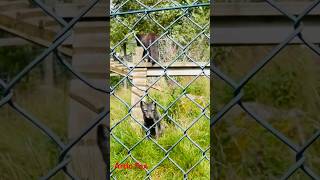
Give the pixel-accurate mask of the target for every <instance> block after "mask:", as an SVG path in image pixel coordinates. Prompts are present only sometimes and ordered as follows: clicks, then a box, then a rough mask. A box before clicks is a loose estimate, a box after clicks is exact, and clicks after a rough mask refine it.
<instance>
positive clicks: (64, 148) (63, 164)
mask: <svg viewBox="0 0 320 180" xmlns="http://www.w3.org/2000/svg"><path fill="white" fill-rule="evenodd" d="M33 1H34V3H35V5H37V6H38V7H39V8H41V9H42V10H43V11H44V12H45V13H46V14H47V15H48V16H51V17H53V19H55V20H56V21H57V22H58V23H59V24H60V25H61V26H62V29H61V30H60V31H59V32H58V33H57V35H56V37H55V38H54V40H53V42H52V44H51V45H50V46H49V47H48V48H47V49H46V50H45V51H44V52H43V53H41V54H40V55H39V56H38V57H36V59H34V60H33V61H32V62H31V63H30V64H28V65H27V66H26V67H25V68H24V69H23V70H22V71H21V72H19V73H18V74H17V75H16V76H14V77H13V79H12V80H11V81H9V82H8V83H6V82H5V81H4V80H2V79H0V92H2V93H1V97H0V108H1V107H2V106H4V105H8V106H10V107H11V108H12V109H13V110H14V111H15V112H16V113H18V114H20V115H21V116H23V117H24V118H25V119H26V120H27V121H29V122H30V123H31V124H33V125H34V126H36V127H37V128H38V129H39V130H40V131H42V132H43V133H44V134H45V135H46V136H48V138H50V139H51V140H52V141H53V142H54V143H55V144H56V145H57V146H58V147H59V149H60V157H59V159H58V163H57V165H56V166H55V167H54V168H53V169H51V170H50V171H49V172H48V173H47V174H46V175H45V176H43V177H41V178H40V179H44V180H47V179H50V178H52V177H53V176H55V175H56V174H57V173H58V172H60V171H63V172H64V173H65V174H66V175H67V176H68V177H69V178H70V179H80V178H78V177H77V176H76V175H75V174H73V172H72V171H71V170H70V169H68V168H67V166H68V164H69V163H70V162H71V158H70V157H69V156H68V153H69V152H70V150H71V149H72V148H73V147H74V146H75V145H76V144H77V143H79V141H80V140H81V139H82V138H83V137H84V136H85V135H87V134H88V133H89V132H90V131H92V130H93V129H94V128H95V126H96V125H98V124H99V123H100V122H101V121H102V120H104V119H105V118H106V117H107V115H108V114H109V111H110V110H109V109H104V110H103V111H102V112H100V113H99V114H98V115H97V116H96V118H94V119H93V120H92V121H90V122H92V123H91V124H90V125H89V126H88V127H87V128H86V129H85V130H83V131H82V132H81V133H80V135H79V136H78V137H77V138H75V139H74V140H73V141H71V142H69V143H68V144H65V143H63V142H62V141H61V139H60V137H59V136H58V135H57V134H56V133H55V132H53V131H52V130H51V129H50V128H49V127H47V126H46V125H45V124H43V123H42V122H41V121H40V120H38V119H37V118H35V117H34V116H32V115H31V114H30V113H29V112H27V111H26V110H24V109H23V108H22V107H20V106H19V105H18V104H16V103H15V101H14V99H13V90H14V88H15V86H16V85H17V84H18V83H19V82H20V80H21V79H22V78H23V77H24V76H26V75H27V74H28V73H29V72H30V71H31V70H33V69H34V68H36V67H37V66H38V65H39V64H40V63H41V62H42V61H44V60H45V58H46V57H47V56H48V55H49V54H50V53H54V54H56V55H57V57H58V60H59V61H60V62H61V63H62V65H63V66H64V67H65V68H66V69H67V70H68V71H69V72H71V73H72V74H74V75H75V76H76V77H77V78H78V79H79V80H80V81H82V82H83V83H84V84H86V85H88V86H89V87H91V88H92V89H95V90H97V91H100V92H104V93H106V94H107V93H109V90H108V89H100V88H98V87H95V86H94V85H92V84H91V83H90V82H89V81H87V80H86V78H84V77H83V76H82V75H81V74H79V73H78V72H77V71H75V70H74V69H73V68H72V67H71V66H70V65H69V64H68V63H67V62H66V61H64V60H63V57H62V56H60V55H59V53H58V50H57V48H58V47H59V46H60V45H61V44H62V43H63V42H64V41H65V40H66V39H67V38H68V37H69V36H70V35H71V31H70V30H71V29H72V27H73V26H74V25H75V24H76V23H77V22H79V20H80V19H81V18H82V17H83V16H84V15H85V14H87V13H88V12H89V11H90V10H91V9H92V8H93V7H94V6H95V5H96V4H97V3H98V2H99V0H91V1H90V2H88V3H87V5H86V7H85V8H83V9H82V10H81V12H80V13H79V14H78V15H77V16H76V17H74V18H73V19H72V20H71V21H70V22H68V23H67V22H66V21H64V20H63V19H62V18H61V17H59V16H57V15H56V14H55V13H54V12H52V11H51V10H50V9H49V8H47V7H46V5H45V4H43V3H42V2H41V1H38V0H33Z"/></svg>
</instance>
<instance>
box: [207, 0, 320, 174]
mask: <svg viewBox="0 0 320 180" xmlns="http://www.w3.org/2000/svg"><path fill="white" fill-rule="evenodd" d="M260 2H265V3H267V4H268V5H270V6H271V7H273V8H274V9H275V10H277V11H278V12H280V13H281V14H282V16H283V17H286V18H288V19H290V20H291V21H292V27H293V31H292V32H291V33H289V34H288V36H287V37H286V38H285V39H284V40H283V41H282V42H281V43H280V44H278V45H277V46H276V47H275V48H273V49H272V51H270V52H269V53H268V54H267V55H266V56H265V57H264V58H263V59H262V60H261V61H260V62H259V63H258V64H257V65H256V66H255V67H254V68H252V69H251V70H250V71H249V72H248V73H247V74H246V75H245V76H244V78H242V79H241V80H240V82H239V83H237V82H236V81H235V80H233V79H232V78H229V77H228V76H227V75H226V74H225V73H223V72H222V71H220V70H219V68H218V67H217V65H215V64H214V63H213V64H212V66H211V73H213V74H215V75H217V76H218V77H219V78H220V79H221V80H223V82H224V83H226V84H227V85H228V86H229V87H231V88H232V89H233V97H232V99H231V100H230V101H229V102H228V103H227V104H226V105H225V106H224V107H223V108H221V109H220V110H218V112H217V114H212V115H211V131H213V129H214V128H215V127H216V125H217V123H218V122H220V121H221V119H222V118H223V117H224V116H225V115H226V113H227V112H229V111H230V110H231V109H232V108H233V107H235V106H237V105H238V106H239V107H240V108H241V109H242V110H243V111H244V112H245V113H246V114H248V115H249V116H250V117H252V118H253V119H254V120H255V121H256V122H257V123H258V124H259V125H260V126H262V127H263V128H264V129H266V130H267V131H268V132H269V133H271V134H272V135H273V136H274V137H276V138H277V139H279V140H280V141H281V142H282V143H283V144H285V145H286V146H287V147H288V148H290V149H291V150H292V151H293V152H294V153H295V156H296V159H295V163H294V164H292V165H291V167H290V168H289V169H288V170H287V171H286V172H283V175H282V177H281V179H289V178H290V177H291V176H292V175H293V174H294V173H295V172H296V171H298V170H299V169H300V170H302V171H303V172H304V173H305V174H306V175H307V176H308V177H310V178H311V179H320V177H319V175H318V174H316V173H315V172H314V171H313V170H312V169H311V168H309V167H308V165H307V164H306V158H305V152H306V151H307V150H308V148H309V147H310V146H311V145H312V144H313V143H314V142H315V141H316V140H317V139H319V136H320V130H319V129H318V130H317V131H316V132H315V133H314V134H313V135H312V136H311V137H310V138H309V139H308V140H307V141H306V142H305V143H304V144H303V145H301V146H299V145H297V144H295V143H294V142H292V140H290V139H289V138H288V137H286V136H285V135H284V134H283V133H281V132H280V131H278V130H277V129H276V128H274V127H273V126H272V125H271V124H270V123H269V122H268V121H266V120H265V119H264V118H263V117H261V116H259V115H257V114H256V113H255V112H253V111H252V110H250V108H249V107H247V106H246V104H245V103H243V99H242V98H243V96H244V94H245V92H244V86H245V85H247V84H248V82H250V80H251V79H252V78H254V77H255V75H257V73H258V72H260V71H261V70H263V69H264V68H265V67H266V65H267V64H269V63H270V62H271V61H272V60H273V59H274V57H275V56H276V55H277V54H279V53H280V52H281V51H282V50H283V49H284V48H285V47H286V46H288V45H289V44H290V42H291V41H292V40H293V39H294V38H299V39H300V40H301V42H302V43H303V44H304V45H306V46H307V47H308V48H309V49H310V50H312V51H313V52H314V53H316V54H317V55H320V49H319V47H318V45H316V44H313V43H310V41H309V40H308V39H307V38H306V37H304V36H303V34H302V32H303V27H304V26H303V19H304V18H305V17H306V16H307V15H308V13H310V12H311V11H312V10H313V9H315V8H316V7H317V6H318V4H319V3H320V1H319V0H316V1H312V2H310V3H309V5H308V6H307V7H306V8H305V9H304V10H303V11H302V12H301V13H300V14H298V15H293V14H290V13H289V12H287V11H286V9H285V8H286V7H282V6H280V5H279V4H278V3H277V2H276V1H273V0H265V1H260ZM213 29H214V28H213ZM212 33H214V32H212ZM214 46H215V45H214V44H211V48H213V47H214ZM212 50H213V49H212ZM216 163H218V162H216ZM212 168H215V167H212Z"/></svg>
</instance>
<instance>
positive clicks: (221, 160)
mask: <svg viewBox="0 0 320 180" xmlns="http://www.w3.org/2000/svg"><path fill="white" fill-rule="evenodd" d="M271 48H272V47H255V48H253V47H237V48H236V47H235V48H230V49H228V51H226V49H225V50H224V52H225V54H223V55H219V54H217V55H218V56H217V58H216V61H217V62H216V63H217V64H218V66H219V67H220V68H221V70H222V71H223V72H225V73H226V74H228V76H230V77H232V78H233V79H235V80H236V81H237V82H239V81H240V80H241V78H243V77H244V76H245V74H247V73H248V72H249V70H250V69H252V68H253V67H254V66H255V64H257V62H258V61H259V60H261V59H262V57H264V56H265V55H266V54H267V53H268V52H269V51H270V50H271ZM226 52H229V53H226ZM318 60H319V57H318V56H316V55H314V54H312V53H311V52H310V51H308V50H306V49H305V48H303V47H301V46H290V47H287V48H285V49H284V51H282V52H281V53H280V54H278V55H277V56H276V57H275V59H273V60H272V61H271V62H270V63H269V64H268V65H267V66H266V67H265V68H264V69H263V70H261V71H260V72H259V73H257V75H256V76H255V77H254V78H252V79H251V80H250V81H249V83H248V84H247V85H245V86H244V91H243V92H244V97H243V98H242V100H243V102H254V103H259V104H263V105H265V106H267V107H273V108H274V109H276V110H278V111H281V112H283V113H281V116H280V115H276V116H273V117H272V118H270V119H265V118H264V116H263V115H261V114H260V117H262V118H264V120H267V122H269V123H270V125H272V126H273V127H274V128H275V129H276V130H278V131H279V132H281V133H282V134H283V135H285V136H286V137H288V138H289V139H290V140H291V141H292V142H293V143H295V144H297V145H299V146H302V145H303V144H304V143H305V142H306V141H307V140H308V139H309V138H310V137H311V136H312V135H313V134H314V133H316V131H317V130H319V128H320V121H319V108H320V103H319V102H320V98H319V97H320V96H319V94H320V79H319V72H320V68H319V62H318ZM213 78H214V81H213V83H214V86H213V87H214V89H213V92H214V96H215V98H214V101H213V104H212V106H213V107H214V112H213V113H217V111H218V110H219V109H221V108H222V107H223V106H224V105H225V104H226V103H227V102H228V101H230V99H231V98H232V96H233V95H232V91H231V88H229V87H228V86H227V85H226V84H225V83H223V82H222V81H221V80H219V78H217V77H216V76H214V77H213ZM235 109H236V108H234V109H233V111H234V112H236V110H235ZM262 110H263V109H261V108H260V113H261V111H262ZM289 112H302V114H301V115H299V113H297V115H292V116H289V115H288V114H289ZM256 113H258V115H259V112H256ZM212 137H213V139H212V141H211V142H212V144H211V147H212V148H214V151H213V158H214V159H215V160H216V164H215V165H214V166H213V167H212V168H213V170H214V172H215V174H216V176H215V178H218V177H219V178H220V179H249V180H251V179H254V180H256V179H259V180H260V179H261V180H264V179H279V178H280V177H281V176H282V175H283V174H284V173H285V172H286V171H287V170H288V169H289V168H290V166H291V165H293V164H294V162H295V153H294V152H293V151H292V150H290V148H289V147H288V146H286V145H285V144H284V143H283V142H281V141H280V140H278V139H277V138H275V136H273V135H272V134H271V133H270V132H269V131H267V130H266V129H264V128H262V126H260V125H259V124H258V123H257V122H256V121H255V120H253V119H252V118H251V117H249V116H248V115H247V114H246V113H245V112H243V111H242V112H241V110H238V113H236V114H235V113H227V115H226V117H225V118H223V119H221V121H220V122H218V123H217V124H216V126H215V127H214V134H213V136H212ZM319 147H320V146H319V139H318V140H317V141H315V142H314V144H312V145H311V146H310V147H309V148H308V150H307V151H306V152H305V156H306V158H307V159H306V164H308V166H309V167H310V168H311V169H312V170H313V171H314V172H316V173H317V174H320V168H319V167H320V159H319V156H318V155H319V153H320V148H319ZM292 179H303V180H304V179H309V178H308V177H306V175H304V174H303V173H301V172H299V173H297V174H295V175H294V176H293V177H292Z"/></svg>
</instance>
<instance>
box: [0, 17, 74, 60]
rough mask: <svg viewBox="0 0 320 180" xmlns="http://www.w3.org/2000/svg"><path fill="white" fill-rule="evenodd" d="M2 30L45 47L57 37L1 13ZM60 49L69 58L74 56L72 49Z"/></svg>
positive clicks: (0, 26) (0, 24)
mask: <svg viewBox="0 0 320 180" xmlns="http://www.w3.org/2000/svg"><path fill="white" fill-rule="evenodd" d="M0 29H2V30H4V31H6V32H9V33H11V34H14V35H16V36H18V37H21V38H23V39H25V40H27V41H30V42H33V43H35V44H38V45H42V46H45V47H49V46H50V45H51V43H52V39H53V38H54V36H55V32H50V31H45V30H43V29H40V28H39V27H37V26H35V25H32V24H28V23H26V22H22V21H17V20H16V19H15V18H14V17H10V16H7V15H4V14H3V13H1V12H0ZM58 49H59V51H61V52H62V53H64V54H66V55H68V56H71V55H72V50H71V49H70V48H66V47H59V48H58Z"/></svg>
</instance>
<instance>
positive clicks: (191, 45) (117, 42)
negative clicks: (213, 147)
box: [110, 0, 210, 179]
mask: <svg viewBox="0 0 320 180" xmlns="http://www.w3.org/2000/svg"><path fill="white" fill-rule="evenodd" d="M113 2H114V3H115V4H112V5H111V45H110V46H111V54H110V57H112V59H111V60H110V63H111V66H110V67H111V71H112V72H113V73H114V75H115V76H119V74H121V76H119V77H120V78H118V79H117V80H115V81H114V82H113V83H111V95H110V97H111V101H110V102H111V116H110V117H111V119H110V143H111V148H110V149H111V157H112V158H113V159H114V157H115V158H117V156H118V154H121V153H123V155H122V156H119V157H120V159H116V160H114V161H113V160H111V174H110V176H111V178H112V179H121V177H122V176H123V173H124V172H123V171H121V170H119V171H118V170H117V168H116V167H114V164H115V163H116V162H117V163H119V164H124V163H126V162H128V161H132V162H139V163H145V162H143V160H146V158H144V157H143V155H140V156H139V155H137V153H136V152H135V151H138V150H137V149H138V147H139V146H141V145H142V144H143V145H145V144H148V143H151V144H153V145H155V146H154V149H152V150H150V151H158V152H159V151H160V152H161V154H162V155H161V156H162V157H153V158H155V159H156V158H159V159H157V161H156V162H155V163H153V164H152V163H151V164H149V162H147V163H148V164H147V165H148V168H147V169H144V170H142V172H143V175H142V176H141V177H142V179H154V178H155V179H158V178H165V177H164V176H165V175H164V174H165V172H162V174H160V175H159V174H158V173H159V172H158V173H156V171H157V170H158V169H161V168H162V169H163V168H168V169H170V167H167V165H164V163H165V161H166V162H169V164H171V165H172V167H173V168H175V173H174V174H177V173H179V174H181V176H180V177H178V178H181V179H192V178H191V177H190V174H191V173H192V172H193V171H194V170H195V169H197V167H199V164H201V163H202V162H204V161H205V162H206V163H207V168H208V170H209V158H210V157H209V156H210V155H209V150H210V144H209V141H210V140H209V136H210V135H209V134H210V133H209V116H210V115H209V109H210V107H209V96H208V97H206V101H205V103H201V102H199V101H198V100H197V99H195V97H194V96H192V95H191V94H190V93H188V92H189V89H190V87H191V86H192V85H193V84H194V82H196V81H197V80H198V79H200V78H204V80H205V81H207V82H209V79H210V76H209V68H208V67H209V64H210V62H209V55H210V52H209V51H210V47H209V46H210V44H209V39H210V34H209V25H210V22H209V6H210V2H209V1H201V2H200V1H194V2H192V3H189V4H186V2H184V1H175V0H169V1H154V2H155V3H154V4H152V5H150V3H149V4H147V3H146V1H139V0H137V1H135V4H136V6H137V7H134V5H132V6H133V9H131V10H127V9H128V6H129V5H128V4H129V3H130V2H131V1H123V2H121V1H120V3H118V2H116V1H113ZM131 3H132V2H131ZM199 9H200V10H203V11H205V12H207V17H200V18H202V19H203V20H205V22H199V21H198V19H197V18H199V17H196V15H197V13H196V11H197V10H199ZM164 15H168V16H170V15H171V16H174V18H171V19H170V18H169V20H165V21H161V18H162V17H163V16H164ZM148 25H151V26H148ZM139 26H140V27H139ZM141 26H142V28H141ZM145 26H147V28H145ZM181 26H182V28H180V30H178V31H177V30H176V29H175V28H179V27H181ZM120 28H121V31H124V33H123V34H122V35H121V37H120V38H118V37H117V36H114V35H113V33H115V34H117V33H119V31H120ZM139 28H140V29H139ZM144 28H145V29H144ZM148 28H149V29H148ZM183 28H190V29H191V31H190V32H192V33H190V37H183V36H187V35H186V34H184V33H183V32H182V31H181V30H182V29H183ZM141 32H142V33H145V34H147V33H156V34H157V38H156V40H155V41H154V42H152V44H149V45H148V46H144V45H143V43H142V42H141V39H139V38H138V34H139V33H141ZM176 33H177V34H176ZM136 41H138V43H140V44H142V48H143V50H145V51H146V54H145V55H144V56H143V57H142V55H141V56H139V55H138V56H137V55H136V54H138V53H137V52H136V51H137V50H136V47H137V44H136ZM154 44H158V45H159V46H158V47H159V54H160V55H159V57H160V58H159V60H157V59H154V57H153V56H152V55H151V48H152V46H153V45H154ZM168 44H170V45H168ZM123 47H126V48H127V49H129V50H128V52H125V53H124V54H121V53H122V52H123V51H122V50H123ZM170 47H171V48H172V47H174V48H172V49H174V50H172V49H171V50H172V51H171V50H170V52H168V51H166V50H167V48H170ZM195 47H197V48H195ZM199 48H203V49H199ZM130 49H131V50H130ZM194 49H197V50H196V51H205V52H204V53H203V54H206V56H204V57H200V56H196V55H194V54H192V52H191V51H192V50H194ZM172 52H174V53H173V55H172V56H170V55H169V54H170V53H172ZM126 53H127V54H126ZM130 57H131V58H130ZM148 58H151V61H153V63H154V65H151V63H150V64H148V63H145V60H146V59H148ZM112 64H114V65H112ZM187 65H189V66H187ZM117 67H122V69H125V71H121V72H122V73H119V72H118V75H116V74H117V72H115V71H113V69H112V68H115V69H116V68H117ZM177 68H178V69H180V70H181V71H180V72H181V73H180V74H177ZM188 68H189V69H188ZM149 70H150V71H149ZM152 70H154V71H152ZM139 73H140V74H139ZM143 73H145V74H143ZM136 74H139V75H136ZM141 76H142V77H141ZM182 76H188V77H191V78H190V80H189V82H187V83H185V84H182V83H181V81H179V77H182ZM136 79H140V80H141V79H142V81H138V80H136ZM163 79H165V81H166V82H167V83H168V84H169V87H168V88H170V87H175V88H176V89H178V90H179V93H178V95H177V96H175V97H174V98H172V99H171V100H170V101H169V102H166V103H164V102H163V99H161V98H159V97H157V96H155V95H154V94H152V90H154V89H159V88H160V89H162V87H161V83H162V82H163V81H162V80H163ZM141 82H143V83H145V84H143V85H141ZM158 84H160V86H159V85H158ZM157 85H158V86H157ZM121 88H122V89H123V88H125V89H129V88H131V91H130V90H129V93H131V102H130V100H128V98H126V96H125V95H123V94H122V93H121V92H122V91H120V89H121ZM164 88H166V87H163V89H162V90H163V91H166V89H164ZM202 88H209V83H208V86H207V87H203V86H202ZM134 91H135V92H134ZM156 91H157V90H156ZM163 91H159V94H161V93H163ZM137 92H138V95H135V94H134V93H136V94H137ZM134 96H136V99H135V100H134V99H133V98H134ZM160 96H161V95H160ZM169 96H170V95H168V96H167V97H164V98H165V99H166V98H169ZM146 99H148V100H149V101H150V102H154V103H155V104H156V106H157V108H158V110H159V111H160V112H161V113H160V118H159V119H158V120H156V122H154V123H153V125H152V126H150V127H146V126H145V124H144V123H143V119H142V117H141V116H140V117H139V116H136V115H135V111H136V112H138V114H139V113H142V112H141V110H140V102H141V101H146ZM183 99H184V100H185V101H188V102H189V103H191V104H193V106H194V108H195V109H197V111H198V112H197V113H196V115H194V116H192V119H191V120H190V122H188V123H186V122H185V123H186V124H184V125H183V124H182V122H181V121H179V120H178V119H177V117H175V116H173V114H172V111H175V110H174V106H176V105H177V104H179V103H181V101H182V100H183ZM113 104H114V106H117V107H122V108H123V109H124V110H125V113H124V114H123V116H121V117H119V116H118V114H116V115H115V114H113V112H112V106H113ZM114 113H116V112H114ZM141 115H142V114H141ZM128 121H129V123H128ZM158 122H160V123H165V122H170V123H168V124H169V125H168V126H170V127H174V131H176V132H180V133H181V134H179V137H177V139H176V140H175V141H174V143H172V144H170V145H169V147H168V146H165V145H164V143H163V141H162V142H160V140H159V139H156V138H153V137H150V136H149V135H150V131H151V129H152V128H153V127H155V126H156V124H157V123H158ZM199 122H205V123H207V125H206V126H207V127H208V129H207V135H208V136H207V137H208V139H207V142H206V145H204V144H203V143H202V144H200V143H199V139H197V140H195V139H194V137H193V136H194V134H193V135H192V134H191V133H190V131H191V130H190V129H192V128H194V127H195V126H196V125H197V124H199ZM126 123H128V124H126ZM123 124H125V125H123ZM126 125H128V126H132V128H134V126H138V129H139V130H141V129H142V130H143V133H141V134H142V135H141V136H138V137H137V139H135V140H133V141H134V142H128V141H129V140H128V139H127V137H125V135H124V134H126V132H124V131H126V130H124V129H123V128H124V126H126ZM166 128H168V127H166ZM166 128H165V129H164V134H167V133H169V132H168V131H166ZM197 128H199V127H198V126H197ZM136 132H139V131H136ZM136 132H135V133H136ZM144 132H146V133H144ZM137 134H138V133H137ZM171 135H172V134H171ZM168 136H170V135H168ZM128 138H130V137H128ZM160 139H161V138H160ZM182 141H187V143H189V145H190V146H192V148H194V149H196V150H197V154H196V155H194V157H192V158H193V159H194V161H195V162H189V164H190V165H189V166H188V167H187V166H182V165H181V164H180V163H181V162H178V161H177V160H176V159H175V156H176V155H177V154H176V152H173V151H176V149H178V146H179V144H181V143H182ZM115 146H117V147H119V146H120V148H114V149H113V147H115ZM119 149H121V150H119ZM145 151H148V150H147V149H146V150H145ZM150 153H151V152H150ZM181 153H182V154H185V153H186V152H181ZM145 154H148V152H145ZM141 156H142V157H141ZM112 158H111V159H112ZM188 159H189V158H188ZM185 160H186V159H185ZM206 173H207V177H208V178H209V171H206ZM155 174H158V175H155ZM123 178H124V177H123ZM126 178H128V177H127V176H126ZM135 178H137V179H140V176H139V177H138V175H136V176H135ZM171 178H174V177H171Z"/></svg>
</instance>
